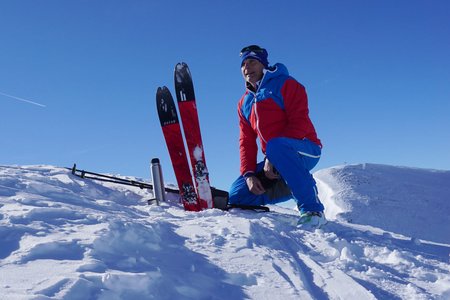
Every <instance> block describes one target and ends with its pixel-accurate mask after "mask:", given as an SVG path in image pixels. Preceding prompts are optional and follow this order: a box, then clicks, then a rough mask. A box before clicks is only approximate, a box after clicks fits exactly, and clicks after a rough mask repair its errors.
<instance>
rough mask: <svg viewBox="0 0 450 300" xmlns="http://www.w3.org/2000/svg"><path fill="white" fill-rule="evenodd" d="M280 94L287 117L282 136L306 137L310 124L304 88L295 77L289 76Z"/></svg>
mask: <svg viewBox="0 0 450 300" xmlns="http://www.w3.org/2000/svg"><path fill="white" fill-rule="evenodd" d="M281 94H282V95H283V99H284V107H285V111H286V115H287V119H288V123H287V125H286V127H285V128H284V131H283V136H287V137H302V138H303V137H306V136H307V135H308V132H309V131H310V130H311V128H309V127H311V126H312V124H311V121H310V119H309V109H308V96H307V95H306V90H305V88H304V87H303V85H301V84H300V83H298V82H297V81H296V80H295V79H293V78H290V79H288V80H286V82H285V83H284V85H283V87H282V89H281ZM312 130H314V129H312Z"/></svg>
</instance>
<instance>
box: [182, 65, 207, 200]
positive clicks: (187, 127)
mask: <svg viewBox="0 0 450 300" xmlns="http://www.w3.org/2000/svg"><path fill="white" fill-rule="evenodd" d="M175 91H176V96H177V100H178V101H177V102H178V109H179V111H180V116H181V121H182V123H183V129H184V136H185V137H186V144H187V147H188V153H189V157H190V160H191V166H192V171H193V173H194V179H195V185H196V190H197V195H198V199H199V203H200V207H201V208H213V206H214V204H213V198H212V194H211V186H210V184H209V173H208V168H207V167H206V161H205V153H204V149H203V142H202V136H201V132H200V122H199V118H198V113H197V106H196V102H195V94H194V85H193V83H192V76H191V72H190V71H189V67H188V65H187V64H186V63H178V64H177V65H176V66H175Z"/></svg>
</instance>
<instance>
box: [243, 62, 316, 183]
mask: <svg viewBox="0 0 450 300" xmlns="http://www.w3.org/2000/svg"><path fill="white" fill-rule="evenodd" d="M238 115H239V127H240V135H239V147H240V157H241V175H244V176H245V175H247V174H249V173H253V172H255V170H256V164H257V162H256V160H257V152H258V146H257V143H256V138H257V137H259V139H260V142H261V148H262V149H261V150H262V152H263V153H264V154H265V153H266V145H267V142H268V141H270V139H272V138H275V137H289V138H295V139H305V138H306V139H309V140H310V141H312V142H314V143H316V144H317V145H319V146H320V147H322V144H321V142H320V140H319V139H318V138H317V134H316V130H315V129H314V126H313V124H312V122H311V119H310V118H309V109H308V97H307V95H306V91H305V88H304V87H303V85H301V84H300V83H299V82H297V81H296V80H295V79H294V78H293V77H291V76H289V72H288V70H287V68H286V67H285V66H284V65H283V64H276V65H275V66H274V67H273V70H265V73H264V76H263V78H262V79H261V82H260V85H259V87H258V90H257V91H256V92H253V91H251V90H249V89H248V88H247V90H246V92H245V93H244V95H243V96H242V98H241V99H240V100H239V104H238Z"/></svg>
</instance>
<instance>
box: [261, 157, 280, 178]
mask: <svg viewBox="0 0 450 300" xmlns="http://www.w3.org/2000/svg"><path fill="white" fill-rule="evenodd" d="M264 175H266V177H267V178H269V179H279V178H280V174H279V173H278V172H277V171H276V170H275V169H274V167H273V165H272V163H271V162H270V161H269V160H268V159H267V158H266V161H265V162H264Z"/></svg>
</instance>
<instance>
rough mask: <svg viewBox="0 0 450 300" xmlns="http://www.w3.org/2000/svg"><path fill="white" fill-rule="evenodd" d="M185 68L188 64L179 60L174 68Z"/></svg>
mask: <svg viewBox="0 0 450 300" xmlns="http://www.w3.org/2000/svg"><path fill="white" fill-rule="evenodd" d="M187 68H188V65H187V63H185V62H179V63H177V64H176V66H175V70H182V69H187Z"/></svg>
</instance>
